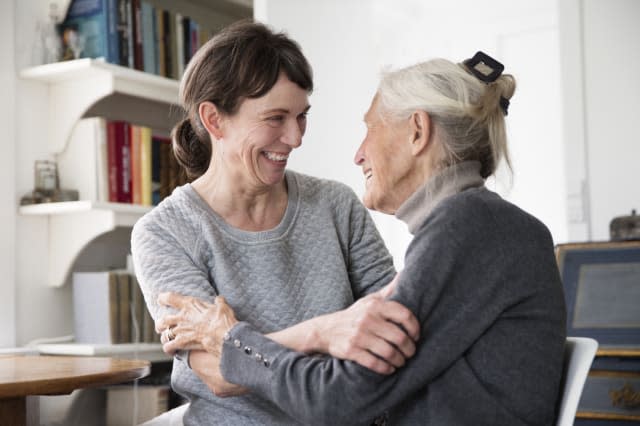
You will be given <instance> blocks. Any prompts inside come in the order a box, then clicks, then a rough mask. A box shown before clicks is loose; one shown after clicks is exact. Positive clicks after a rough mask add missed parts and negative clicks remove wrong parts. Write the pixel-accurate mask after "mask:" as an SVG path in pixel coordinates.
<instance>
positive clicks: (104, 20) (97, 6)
mask: <svg viewBox="0 0 640 426" xmlns="http://www.w3.org/2000/svg"><path fill="white" fill-rule="evenodd" d="M116 24H117V21H116V4H115V0H73V1H72V3H71V5H70V6H69V10H68V12H67V16H66V17H65V20H64V22H63V23H62V29H63V34H64V31H65V29H73V30H76V31H77V32H78V34H79V35H80V36H81V37H82V39H83V41H84V46H83V48H82V52H81V53H80V57H81V58H100V57H103V58H105V59H106V61H107V62H111V63H114V64H117V63H118V62H119V52H118V32H117V27H116Z"/></svg>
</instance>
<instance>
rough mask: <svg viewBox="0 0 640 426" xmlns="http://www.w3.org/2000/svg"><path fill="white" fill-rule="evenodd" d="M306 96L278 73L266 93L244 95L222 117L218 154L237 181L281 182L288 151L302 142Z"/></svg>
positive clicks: (305, 122)
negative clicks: (275, 80)
mask: <svg viewBox="0 0 640 426" xmlns="http://www.w3.org/2000/svg"><path fill="white" fill-rule="evenodd" d="M308 98H309V96H308V92H307V91H306V90H305V89H302V88H300V87H299V86H298V85H297V84H296V83H293V82H292V81H291V80H289V79H288V78H287V77H286V75H285V74H280V77H279V78H278V81H277V82H276V84H275V85H274V86H273V87H272V88H271V90H269V92H267V94H265V95H264V96H262V97H260V98H255V99H251V98H249V99H244V100H243V101H242V102H241V104H240V107H239V108H238V111H237V112H236V113H235V114H233V115H231V116H227V117H225V118H224V119H223V120H222V122H221V131H222V139H221V140H220V141H219V143H220V145H219V146H220V147H221V148H222V149H221V151H222V152H221V153H220V155H221V156H222V157H223V158H222V160H223V163H224V167H225V169H227V170H228V171H230V172H231V173H232V177H233V178H234V179H235V180H236V181H238V182H242V183H243V184H248V185H251V186H254V187H255V186H257V187H260V186H270V185H275V184H278V183H280V182H282V180H283V178H284V171H285V168H286V166H287V160H288V158H289V154H290V153H291V151H293V149H295V148H298V147H299V146H300V145H301V144H302V136H303V135H304V132H305V130H306V126H307V112H308V110H309V99H308Z"/></svg>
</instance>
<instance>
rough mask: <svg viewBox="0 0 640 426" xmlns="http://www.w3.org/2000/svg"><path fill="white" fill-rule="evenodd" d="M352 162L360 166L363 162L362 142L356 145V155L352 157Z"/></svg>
mask: <svg viewBox="0 0 640 426" xmlns="http://www.w3.org/2000/svg"><path fill="white" fill-rule="evenodd" d="M353 162H354V163H356V166H361V165H362V163H364V142H362V143H361V144H360V146H359V147H358V150H357V151H356V156H355V157H354V158H353Z"/></svg>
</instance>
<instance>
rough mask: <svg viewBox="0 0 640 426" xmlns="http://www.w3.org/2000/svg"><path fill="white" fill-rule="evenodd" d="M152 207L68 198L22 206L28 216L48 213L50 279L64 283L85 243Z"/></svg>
mask: <svg viewBox="0 0 640 426" xmlns="http://www.w3.org/2000/svg"><path fill="white" fill-rule="evenodd" d="M150 210H151V207H146V206H138V205H131V204H121V203H98V202H93V201H66V202H61V203H43V204H34V205H29V206H21V207H20V209H19V210H18V212H19V213H20V214H21V215H24V216H46V217H48V222H49V223H48V225H49V227H48V229H49V231H48V232H49V235H48V244H49V250H48V251H49V263H48V273H47V275H48V279H47V283H48V285H49V286H51V287H61V286H63V285H64V283H65V282H66V281H67V277H68V275H69V272H70V269H71V267H72V265H73V263H74V261H75V259H76V257H77V256H78V254H79V253H80V252H81V251H82V250H83V249H84V247H85V246H86V245H87V244H89V243H90V242H91V241H92V240H94V239H95V238H96V237H98V236H99V235H102V234H104V233H106V232H109V231H113V230H114V229H115V228H117V227H131V226H133V225H134V224H135V223H136V221H137V220H138V219H140V217H142V215H144V214H145V213H147V212H148V211H150Z"/></svg>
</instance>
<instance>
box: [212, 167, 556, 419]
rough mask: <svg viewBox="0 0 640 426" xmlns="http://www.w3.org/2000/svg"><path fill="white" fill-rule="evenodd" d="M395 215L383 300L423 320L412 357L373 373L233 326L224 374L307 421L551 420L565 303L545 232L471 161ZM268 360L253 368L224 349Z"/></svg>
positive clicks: (447, 172)
mask: <svg viewBox="0 0 640 426" xmlns="http://www.w3.org/2000/svg"><path fill="white" fill-rule="evenodd" d="M398 216H399V217H400V218H401V219H403V220H405V221H406V222H407V224H408V225H409V229H410V231H411V232H412V233H413V235H414V239H413V241H412V242H411V244H410V246H409V248H408V250H407V253H406V257H405V269H404V270H403V271H402V273H401V276H400V279H399V282H398V289H397V291H396V293H395V294H394V296H393V299H395V300H397V301H399V302H401V303H402V304H404V305H406V306H407V307H409V308H410V309H411V310H412V311H413V312H414V313H415V314H416V316H417V317H418V319H419V321H420V323H421V327H422V330H421V339H420V342H419V345H418V350H417V352H416V355H415V356H414V357H413V358H411V359H410V360H409V361H408V363H407V364H406V365H405V366H404V367H403V368H401V369H399V370H398V371H397V372H396V373H395V374H393V375H390V376H382V375H378V374H376V373H373V372H371V371H369V370H367V369H365V368H362V367H360V366H358V365H357V364H355V363H352V362H348V361H341V360H337V359H333V358H320V359H319V358H312V357H307V356H304V355H303V354H299V353H296V352H294V351H291V350H288V349H286V348H284V347H282V346H281V345H278V344H277V343H275V342H272V341H271V340H269V339H267V338H265V337H264V336H263V335H262V334H260V333H258V332H256V331H255V329H254V328H253V326H252V325H251V324H249V323H246V322H241V323H239V324H238V325H236V326H235V327H234V328H233V329H232V330H231V338H230V339H229V340H228V341H225V342H224V345H223V353H222V364H221V367H222V373H223V375H224V377H225V378H226V379H227V380H229V381H230V382H233V383H238V384H241V385H244V386H247V387H250V388H251V389H253V390H254V392H255V393H256V394H257V395H260V396H263V397H265V398H267V399H270V400H271V401H274V402H275V403H276V404H278V406H280V407H281V408H282V409H283V410H284V411H286V412H288V413H290V414H291V415H292V416H294V417H296V418H297V419H299V420H300V421H302V422H304V423H306V424H327V425H346V424H360V423H363V422H365V421H366V420H369V419H371V418H373V417H375V416H376V415H377V414H379V413H380V412H383V411H386V412H387V415H388V420H389V424H392V425H395V424H400V425H436V426H443V425H474V426H481V425H487V426H502V425H504V426H519V425H541V426H542V425H545V426H546V425H552V424H554V418H555V407H556V400H557V398H558V390H559V383H560V376H561V372H562V358H563V348H564V342H565V305H564V297H563V292H562V286H561V283H560V278H559V274H558V270H557V267H556V262H555V258H554V253H553V243H552V239H551V236H550V234H549V232H548V230H547V229H546V227H545V226H544V225H543V224H542V223H541V222H539V221H538V220H537V219H535V218H534V217H532V216H530V215H529V214H527V213H525V212H524V211H522V210H520V209H519V208H517V207H516V206H514V205H512V204H510V203H508V202H506V201H504V200H503V199H501V198H500V197H499V196H498V195H497V194H495V193H493V192H490V191H488V190H487V189H485V188H484V186H483V181H482V179H481V178H480V175H479V163H475V162H471V163H462V164H460V165H458V166H456V167H452V168H449V169H447V170H445V171H444V172H443V173H442V174H441V175H439V176H438V177H436V178H433V179H431V180H429V182H427V184H426V185H425V186H424V187H423V188H421V189H419V190H418V191H417V192H416V193H414V194H413V195H412V196H411V197H410V199H409V200H407V201H406V202H405V204H403V206H401V208H400V210H399V211H398ZM234 341H239V342H241V343H242V346H243V347H244V346H248V347H251V348H252V350H253V351H254V353H255V352H258V353H261V354H262V355H263V356H265V357H268V358H269V359H271V360H272V361H271V363H270V364H269V365H268V366H265V365H262V364H258V363H256V362H254V361H253V360H252V359H251V358H250V357H248V356H246V355H245V354H244V353H243V352H242V351H241V350H238V349H237V348H236V347H235V346H234V345H233V342H234Z"/></svg>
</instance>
